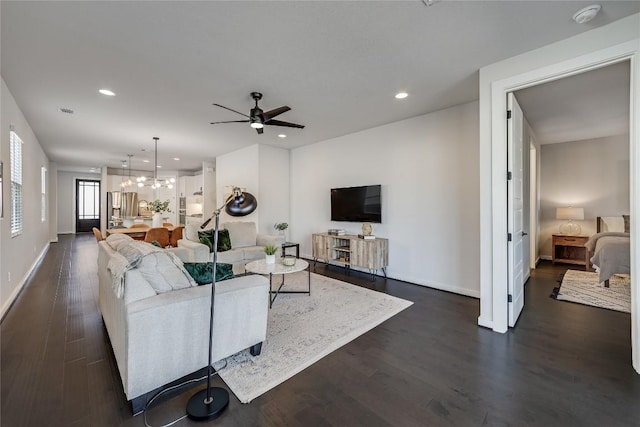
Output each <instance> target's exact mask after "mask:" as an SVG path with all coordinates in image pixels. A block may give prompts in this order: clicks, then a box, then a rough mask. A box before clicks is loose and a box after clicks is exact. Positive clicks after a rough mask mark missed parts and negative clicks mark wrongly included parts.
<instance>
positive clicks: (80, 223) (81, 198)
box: [76, 179, 100, 233]
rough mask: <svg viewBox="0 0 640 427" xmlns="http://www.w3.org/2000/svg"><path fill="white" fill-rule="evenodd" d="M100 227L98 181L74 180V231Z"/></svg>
mask: <svg viewBox="0 0 640 427" xmlns="http://www.w3.org/2000/svg"><path fill="white" fill-rule="evenodd" d="M93 227H96V228H100V181H97V180H93V179H77V180H76V233H83V232H87V231H91V229H92V228H93Z"/></svg>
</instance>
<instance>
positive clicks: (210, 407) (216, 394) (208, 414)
mask: <svg viewBox="0 0 640 427" xmlns="http://www.w3.org/2000/svg"><path fill="white" fill-rule="evenodd" d="M210 390H211V397H212V399H213V400H212V401H211V403H205V400H206V399H207V389H206V388H204V389H202V390H200V391H199V392H197V393H196V394H194V395H193V396H191V398H190V399H189V402H187V416H189V418H191V419H192V420H196V421H205V420H214V419H216V418H218V417H219V416H220V415H222V413H223V412H224V410H225V409H226V408H227V405H229V392H228V391H227V390H225V389H223V388H220V387H211V389H210Z"/></svg>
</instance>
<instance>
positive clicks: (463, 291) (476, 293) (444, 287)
mask: <svg viewBox="0 0 640 427" xmlns="http://www.w3.org/2000/svg"><path fill="white" fill-rule="evenodd" d="M300 257H301V258H304V259H306V260H308V261H309V262H313V257H311V256H307V255H304V254H301V255H300ZM318 262H321V263H324V264H329V265H335V266H338V267H342V265H339V264H333V263H327V262H325V261H318ZM351 270H353V271H360V272H362V273H367V274H369V271H368V270H366V269H361V268H358V267H351ZM380 272H381V270H378V271H377V272H376V274H375V275H376V276H382V275H381V274H380ZM387 277H388V278H389V279H395V280H400V281H403V282H407V283H411V284H412V285H418V286H424V287H427V288H433V289H437V290H439V291H445V292H451V293H453V294H458V295H464V296H466V297H471V298H476V299H480V290H474V289H467V288H461V287H459V286H453V285H448V284H446V283H439V282H432V281H425V280H421V279H419V278H416V277H410V276H402V275H397V274H395V273H394V272H389V271H387Z"/></svg>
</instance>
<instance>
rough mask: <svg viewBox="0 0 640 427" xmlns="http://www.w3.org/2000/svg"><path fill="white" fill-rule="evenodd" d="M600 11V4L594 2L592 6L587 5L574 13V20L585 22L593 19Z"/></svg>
mask: <svg viewBox="0 0 640 427" xmlns="http://www.w3.org/2000/svg"><path fill="white" fill-rule="evenodd" d="M598 12H600V5H599V4H592V5H591V6H587V7H585V8H583V9H580V10H579V11H577V12H576V13H575V14H574V15H573V20H574V21H576V22H577V23H578V24H584V23H585V22H589V21H591V20H592V19H593V18H595V17H596V15H597V14H598Z"/></svg>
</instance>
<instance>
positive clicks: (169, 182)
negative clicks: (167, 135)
mask: <svg viewBox="0 0 640 427" xmlns="http://www.w3.org/2000/svg"><path fill="white" fill-rule="evenodd" d="M158 140H160V138H158V137H157V136H154V137H153V142H154V145H155V147H154V161H153V182H152V183H151V184H148V183H147V178H146V177H145V176H141V177H139V178H137V181H138V187H144V186H145V185H148V186H150V187H151V188H152V189H154V190H156V189H158V188H168V189H170V190H171V189H172V188H173V184H174V183H175V182H176V179H175V178H174V177H171V178H169V179H165V180H158Z"/></svg>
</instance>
